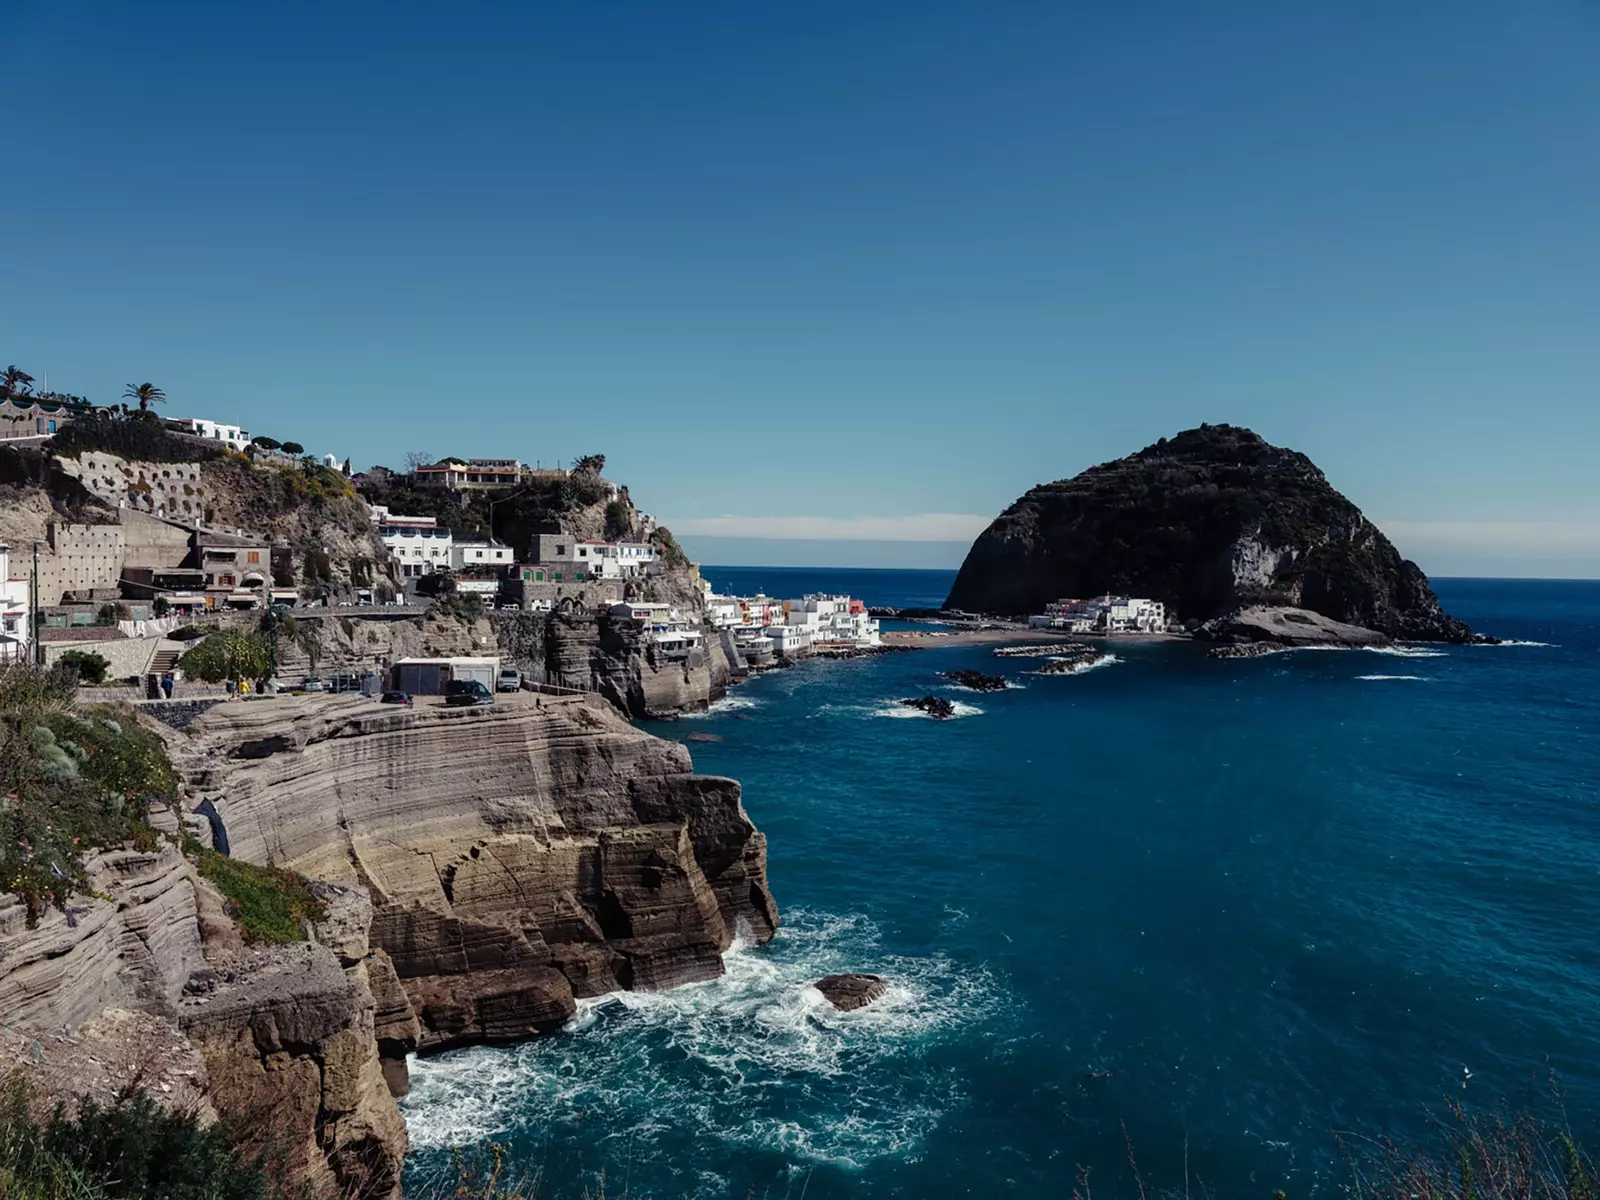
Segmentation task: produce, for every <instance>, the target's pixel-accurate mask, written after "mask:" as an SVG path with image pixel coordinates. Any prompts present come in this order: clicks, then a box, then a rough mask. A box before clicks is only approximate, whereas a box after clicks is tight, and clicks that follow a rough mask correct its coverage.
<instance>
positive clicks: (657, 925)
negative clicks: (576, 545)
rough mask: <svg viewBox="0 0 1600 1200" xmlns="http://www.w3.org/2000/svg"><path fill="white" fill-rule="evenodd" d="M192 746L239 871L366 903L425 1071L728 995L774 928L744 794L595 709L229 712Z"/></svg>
mask: <svg viewBox="0 0 1600 1200" xmlns="http://www.w3.org/2000/svg"><path fill="white" fill-rule="evenodd" d="M184 742H185V743H186V744H185V745H182V746H180V747H179V749H178V753H179V754H180V755H182V756H183V758H184V759H186V760H187V762H188V763H189V765H190V769H191V776H190V779H191V788H190V790H191V794H192V795H205V796H208V797H210V798H212V799H213V800H214V802H215V804H216V806H217V809H218V810H219V812H220V813H221V814H222V818H223V820H224V822H225V823H226V825H227V829H228V833H229V837H230V840H231V842H232V853H233V854H234V856H235V857H239V858H244V859H246V860H248V861H252V862H260V863H271V864H273V865H276V866H282V867H289V868H292V869H294V870H297V871H300V872H302V873H304V874H306V875H308V876H310V877H312V878H314V879H330V880H331V879H343V878H353V879H355V880H358V881H359V882H360V884H361V885H363V886H364V887H365V888H366V889H367V891H368V893H369V894H370V897H371V902H372V907H373V916H372V921H371V942H372V945H373V946H374V947H375V948H378V949H381V950H383V951H385V952H386V953H387V956H388V957H389V959H390V960H392V962H393V965H394V970H395V972H396V974H397V976H398V978H399V981H400V984H401V986H402V988H403V989H404V993H405V996H406V997H407V999H408V1000H409V1002H410V1004H411V1007H412V1008H413V1010H414V1011H415V1013H416V1015H417V1018H418V1019H419V1021H420V1041H419V1047H420V1048H421V1049H423V1050H429V1049H442V1048H445V1047H449V1046H455V1045H462V1044H466V1043H470V1042H480V1041H510V1040H514V1039H517V1038H522V1037H526V1036H529V1035H531V1034H535V1033H539V1032H544V1031H548V1030H551V1029H553V1028H556V1027H558V1026H559V1025H560V1024H561V1023H563V1022H564V1021H566V1020H568V1019H569V1018H571V1017H572V1016H573V1015H574V1013H575V1012H576V1006H575V1003H574V1001H575V999H576V998H578V997H584V996H595V995H601V994H603V993H605V992H609V991H614V990H618V989H629V988H646V989H655V988H665V987H671V986H673V985H676V984H680V983H687V982H692V981H696V980H704V979H711V978H715V977H716V976H718V975H720V974H721V973H722V969H723V968H722V958H721V955H722V952H723V951H725V950H726V949H727V948H728V947H729V946H730V945H731V944H732V943H733V940H734V939H735V938H736V937H740V938H743V939H746V940H749V941H752V942H763V941H766V940H768V939H769V938H771V937H772V935H773V933H774V931H775V929H776V927H777V923H778V916H777V909H776V906H775V905H774V903H773V900H772V896H771V894H770V892H769V890H768V886H767V875H766V841H765V838H764V837H763V836H762V834H761V833H760V832H759V831H758V830H757V829H756V828H755V826H754V825H752V824H751V822H750V820H749V818H748V817H747V816H746V815H745V812H744V809H743V806H742V804H741V802H740V791H739V785H738V783H737V782H735V781H734V780H731V779H722V778H717V777H713V776H705V775H697V774H695V773H694V769H693V765H692V763H691V762H690V759H689V755H688V752H687V750H685V749H684V747H682V746H680V745H677V744H676V743H671V742H665V741H662V740H660V739H657V738H653V737H651V736H649V735H648V734H645V733H642V732H641V731H639V730H636V729H634V728H633V727H632V726H630V725H629V724H628V723H627V722H626V721H624V720H623V719H622V718H621V717H620V716H618V715H617V714H616V713H615V712H614V711H613V710H612V709H611V708H610V707H609V706H608V705H607V704H605V703H604V702H603V701H601V700H599V699H598V698H597V697H596V698H587V697H584V698H577V697H574V698H561V699H553V698H550V697H539V696H534V695H532V694H528V693H522V694H518V695H514V696H507V697H502V698H501V700H500V702H499V703H497V704H496V705H495V706H494V707H492V708H482V709H450V708H445V707H443V706H442V705H440V704H437V703H436V702H435V703H428V702H424V703H422V704H421V705H420V706H419V707H418V708H416V709H397V708H383V707H379V706H377V705H374V704H373V703H372V702H371V701H369V700H366V699H363V698H361V697H320V698H310V697H307V698H304V699H300V700H296V701H293V702H288V703H274V704H232V705H222V706H219V707H217V708H215V709H213V710H211V712H210V713H208V714H206V716H205V717H204V718H202V719H201V720H200V721H199V722H198V723H197V724H196V726H194V727H193V731H192V733H191V734H190V735H188V736H187V737H185V738H184Z"/></svg>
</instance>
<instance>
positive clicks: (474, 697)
mask: <svg viewBox="0 0 1600 1200" xmlns="http://www.w3.org/2000/svg"><path fill="white" fill-rule="evenodd" d="M444 702H445V703H446V704H448V705H450V706H451V707H452V708H467V707H471V706H473V705H477V704H493V703H494V693H493V692H491V691H490V690H489V689H488V688H487V687H485V686H484V685H483V684H481V683H479V682H478V681H477V680H476V679H452V680H451V681H450V682H449V683H447V684H445V685H444Z"/></svg>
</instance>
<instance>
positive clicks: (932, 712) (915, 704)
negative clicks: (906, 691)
mask: <svg viewBox="0 0 1600 1200" xmlns="http://www.w3.org/2000/svg"><path fill="white" fill-rule="evenodd" d="M900 703H901V704H904V705H905V706H906V707H907V708H915V709H917V710H918V711H920V712H925V713H927V714H928V715H929V716H930V717H932V718H933V719H934V720H935V721H948V720H949V719H950V718H951V717H953V716H955V715H956V706H955V704H954V702H953V701H950V700H946V699H945V698H944V697H942V696H912V697H910V698H908V699H905V700H902V701H900Z"/></svg>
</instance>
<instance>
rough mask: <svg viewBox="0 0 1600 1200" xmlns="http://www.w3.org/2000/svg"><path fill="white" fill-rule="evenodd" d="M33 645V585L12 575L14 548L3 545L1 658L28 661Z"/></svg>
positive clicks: (0, 556) (0, 566)
mask: <svg viewBox="0 0 1600 1200" xmlns="http://www.w3.org/2000/svg"><path fill="white" fill-rule="evenodd" d="M32 646H33V602H32V587H31V584H30V583H29V581H28V579H27V578H26V577H19V578H15V579H14V578H12V576H11V548H10V547H9V546H0V662H8V661H14V662H26V661H27V660H28V654H29V651H30V650H31V649H32Z"/></svg>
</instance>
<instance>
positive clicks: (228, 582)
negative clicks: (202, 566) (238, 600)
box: [217, 575, 233, 587]
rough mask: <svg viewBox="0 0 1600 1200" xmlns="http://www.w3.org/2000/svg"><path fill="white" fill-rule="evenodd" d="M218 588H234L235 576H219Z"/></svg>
mask: <svg viewBox="0 0 1600 1200" xmlns="http://www.w3.org/2000/svg"><path fill="white" fill-rule="evenodd" d="M217 586H218V587H232V586H233V576H232V575H218V576H217Z"/></svg>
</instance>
